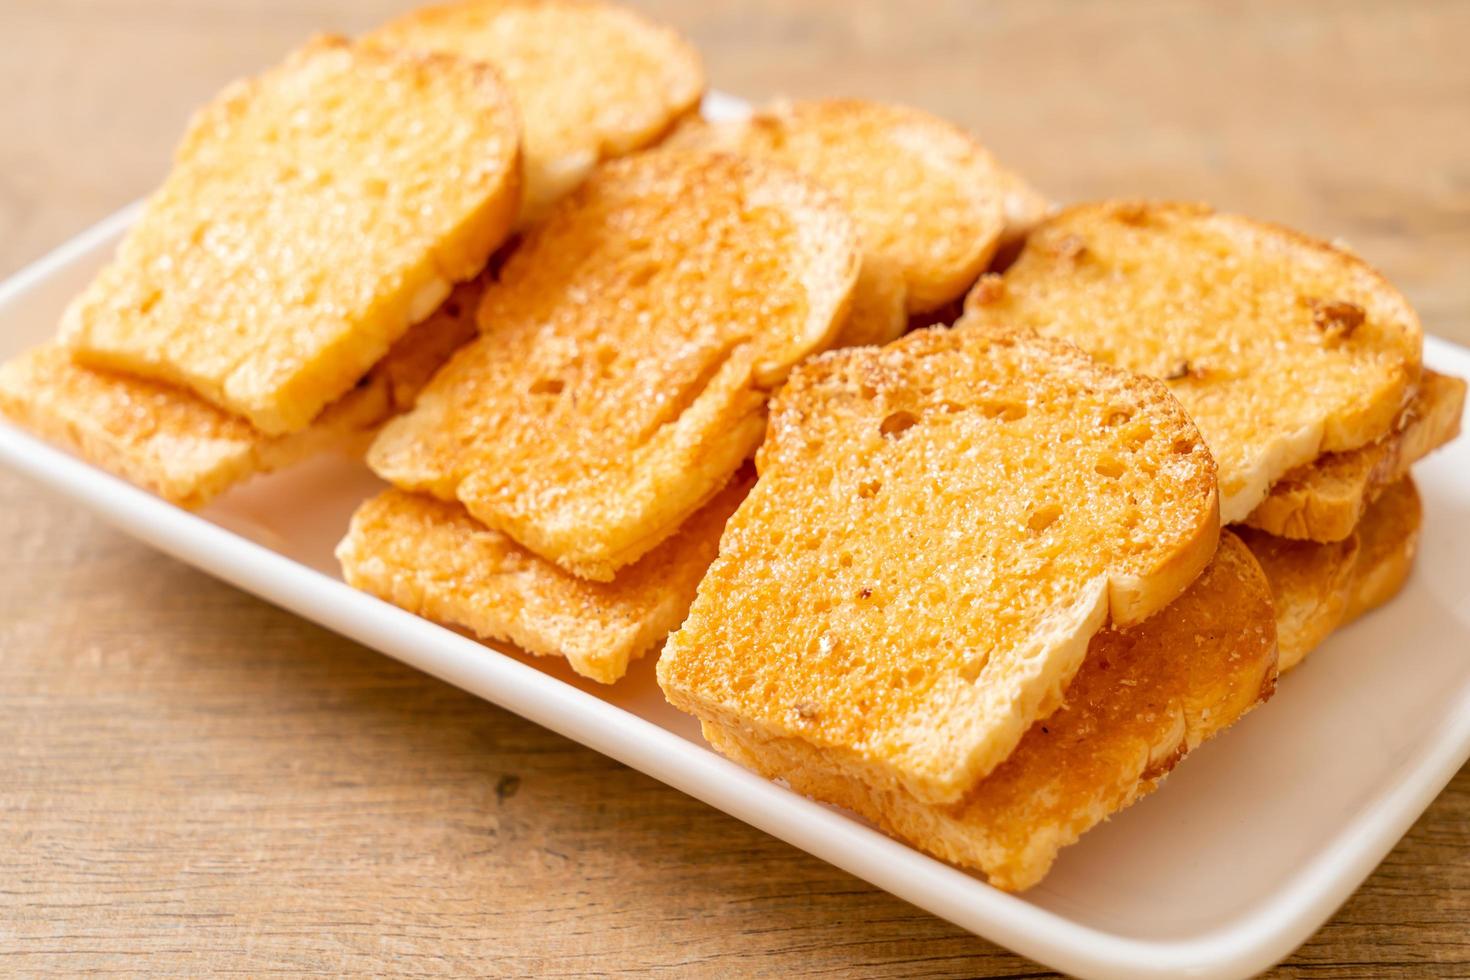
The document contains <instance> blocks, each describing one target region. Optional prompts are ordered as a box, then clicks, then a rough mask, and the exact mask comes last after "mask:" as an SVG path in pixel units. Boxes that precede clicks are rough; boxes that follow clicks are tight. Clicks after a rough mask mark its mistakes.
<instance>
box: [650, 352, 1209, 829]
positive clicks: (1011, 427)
mask: <svg viewBox="0 0 1470 980" xmlns="http://www.w3.org/2000/svg"><path fill="white" fill-rule="evenodd" d="M756 462H757V466H758V468H759V472H760V480H759V482H758V483H757V484H756V487H755V490H754V491H752V493H751V495H750V496H749V497H747V498H746V501H745V503H744V504H742V505H741V508H740V510H739V511H738V512H737V513H736V515H735V517H734V518H733V519H732V520H731V522H730V525H729V527H728V528H727V529H726V532H725V538H724V540H723V541H722V542H721V547H720V557H719V558H718V559H717V560H716V562H715V564H714V566H713V567H712V568H711V569H710V572H709V574H708V575H707V576H706V577H705V580H704V582H703V583H701V585H700V590H699V598H698V599H697V600H696V601H695V604H694V607H693V609H692V611H691V613H690V615H689V619H688V620H687V621H686V622H685V624H684V626H683V628H682V629H681V630H680V631H679V632H678V633H676V634H675V635H674V636H673V637H672V638H671V639H670V641H669V644H668V646H667V647H666V648H665V650H664V653H663V656H662V658H661V660H660V662H659V667H658V674H659V683H660V684H661V685H662V686H663V689H664V693H665V694H666V695H667V697H668V698H669V700H670V702H672V703H673V704H674V706H675V707H678V708H680V709H681V710H684V711H688V712H690V713H692V714H695V715H697V716H698V717H699V718H700V719H701V720H703V721H706V722H710V723H718V724H722V725H730V726H735V727H738V728H740V729H741V730H742V731H747V732H750V733H752V737H760V738H763V739H775V738H790V739H795V740H799V741H801V742H803V743H805V744H806V745H809V746H811V747H812V749H813V750H814V751H818V752H821V753H822V754H823V756H824V758H826V759H827V760H828V762H829V765H830V766H831V769H832V771H833V772H834V773H836V774H841V775H842V776H844V777H845V778H853V779H859V780H861V781H864V782H867V783H868V784H869V785H872V786H875V787H878V788H880V789H888V788H891V787H896V786H902V787H904V788H906V789H907V790H908V791H909V792H911V793H913V794H914V795H915V796H917V797H918V798H919V799H921V800H923V801H925V802H930V803H943V802H952V801H954V800H955V799H957V798H959V797H960V796H961V795H962V794H963V793H964V792H965V790H967V789H968V788H969V787H970V786H971V785H972V784H973V783H974V782H975V781H976V780H977V779H979V778H981V777H982V776H984V775H985V774H986V773H988V772H989V771H990V770H991V769H993V768H994V767H995V766H996V765H997V764H998V763H999V762H1000V761H1001V760H1002V759H1004V758H1005V757H1006V756H1007V755H1008V754H1009V753H1010V751H1011V749H1013V748H1014V747H1015V745H1016V742H1017V741H1018V740H1019V739H1020V737H1021V735H1022V734H1023V733H1024V732H1025V730H1026V728H1027V727H1028V726H1029V725H1030V724H1031V722H1033V721H1035V720H1036V719H1037V718H1038V717H1043V716H1045V715H1046V714H1047V713H1048V712H1049V711H1050V710H1051V709H1052V708H1054V707H1055V706H1056V705H1057V704H1058V703H1059V701H1060V698H1061V692H1062V689H1063V688H1064V687H1065V686H1066V683H1067V681H1068V680H1069V679H1070V678H1071V676H1072V674H1073V673H1074V672H1075V671H1076V669H1077V666H1078V664H1079V663H1081V660H1082V656H1083V653H1084V652H1085V651H1086V648H1087V642H1088V640H1089V639H1090V638H1091V637H1092V635H1093V634H1094V633H1096V632H1097V631H1098V630H1099V629H1101V628H1102V627H1103V626H1105V625H1107V623H1109V622H1113V623H1116V624H1118V625H1128V624H1132V623H1137V622H1139V621H1141V620H1143V619H1144V618H1146V617H1147V616H1149V615H1151V614H1152V613H1154V612H1156V611H1157V610H1159V609H1161V608H1163V607H1164V606H1165V605H1167V604H1168V603H1169V602H1171V601H1172V600H1173V599H1174V598H1175V597H1176V596H1178V595H1179V594H1180V592H1182V591H1183V590H1184V589H1185V588H1186V587H1187V586H1188V585H1189V583H1190V582H1192V581H1193V580H1194V578H1195V577H1196V576H1197V575H1198V574H1199V572H1200V570H1201V569H1202V568H1203V567H1204V566H1205V564H1206V563H1207V562H1208V561H1209V559H1210V556H1211V555H1212V554H1213V553H1214V551H1215V543H1216V538H1217V534H1218V531H1219V514H1218V506H1217V502H1216V496H1215V466H1214V462H1213V461H1212V460H1211V459H1210V456H1209V453H1208V452H1207V451H1206V450H1205V448H1204V444H1203V442H1202V441H1201V440H1200V438H1199V434H1198V432H1197V431H1196V430H1195V428H1194V426H1193V424H1192V423H1191V422H1190V421H1189V419H1188V417H1187V416H1186V415H1185V414H1184V412H1183V410H1182V409H1181V408H1180V407H1179V404H1178V402H1176V401H1175V400H1174V399H1173V398H1172V397H1170V396H1169V393H1168V391H1167V390H1166V389H1165V388H1164V387H1163V385H1161V384H1159V383H1158V382H1156V381H1153V380H1151V379H1148V378H1143V377H1139V376H1136V375H1131V374H1127V373H1125V372H1122V371H1118V370H1115V369H1113V368H1109V367H1106V366H1103V365H1100V364H1097V363H1095V362H1094V361H1092V360H1091V359H1090V358H1088V357H1087V356H1086V355H1085V354H1083V353H1082V352H1081V351H1079V350H1078V349H1077V348H1075V347H1073V346H1071V345H1070V344H1066V343H1062V342H1060V341H1056V340H1051V339H1048V338H1043V337H1038V336H1035V335H1033V334H1029V333H1020V332H1016V333H1011V332H1005V331H1000V330H996V331H982V330H971V331H965V332H956V331H949V330H943V329H930V330H924V331H920V332H918V333H913V334H909V335H908V336H906V337H904V338H902V339H901V340H898V341H895V342H894V343H892V344H889V345H888V346H887V347H882V348H873V347H861V348H850V349H847V350H842V351H836V352H832V353H829V354H826V355H823V356H821V357H817V358H813V359H812V360H809V361H807V362H806V363H805V364H803V365H801V366H799V367H798V368H797V369H796V370H795V371H794V372H793V373H792V376H791V379H790V380H789V381H788V382H787V384H786V386H785V387H784V388H783V389H782V390H781V392H780V394H779V395H778V396H777V397H776V399H775V400H774V401H773V405H772V416H771V426H770V433H769V435H768V436H767V438H766V441H765V443H764V444H763V445H762V447H761V450H760V453H759V455H758V456H757V460H756Z"/></svg>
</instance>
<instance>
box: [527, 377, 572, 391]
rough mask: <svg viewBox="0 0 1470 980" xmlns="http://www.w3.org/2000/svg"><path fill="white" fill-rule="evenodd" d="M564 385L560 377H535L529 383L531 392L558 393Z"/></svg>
mask: <svg viewBox="0 0 1470 980" xmlns="http://www.w3.org/2000/svg"><path fill="white" fill-rule="evenodd" d="M566 386H567V385H566V382H565V381H563V380H562V379H561V378H537V379H536V380H535V381H533V382H532V383H531V394H533V395H559V394H561V393H562V389H564V388H565V387H566Z"/></svg>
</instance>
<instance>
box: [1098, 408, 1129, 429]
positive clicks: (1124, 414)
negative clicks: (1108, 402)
mask: <svg viewBox="0 0 1470 980" xmlns="http://www.w3.org/2000/svg"><path fill="white" fill-rule="evenodd" d="M1131 418H1133V411H1132V410H1131V409H1127V408H1114V409H1111V410H1109V411H1108V414H1107V415H1106V416H1104V417H1103V425H1106V426H1108V427H1109V428H1111V427H1113V426H1115V425H1122V424H1123V423H1124V422H1127V421H1128V420H1129V419H1131Z"/></svg>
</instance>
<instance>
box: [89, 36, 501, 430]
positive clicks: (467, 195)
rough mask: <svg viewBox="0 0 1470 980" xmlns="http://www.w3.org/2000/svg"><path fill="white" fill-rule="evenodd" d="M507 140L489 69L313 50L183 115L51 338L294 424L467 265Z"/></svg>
mask: <svg viewBox="0 0 1470 980" xmlns="http://www.w3.org/2000/svg"><path fill="white" fill-rule="evenodd" d="M518 147H519V141H518V123H517V120H516V113H515V108H514V106H513V105H512V103H511V100H510V96H509V94H508V93H507V92H506V91H505V89H504V87H503V86H502V85H500V83H499V82H498V81H497V80H496V77H495V73H494V71H493V70H491V69H489V68H488V67H486V66H483V65H476V64H471V63H467V62H463V61H460V60H458V59H453V58H446V57H442V56H437V55H422V56H418V55H416V56H409V55H405V54H399V53H394V52H387V51H382V50H374V49H367V48H362V47H358V46H353V45H351V44H349V43H347V42H345V41H342V40H340V39H332V38H326V39H319V40H317V41H315V42H313V43H312V44H309V45H307V46H306V47H305V48H304V49H302V50H301V51H298V52H297V53H295V54H294V55H292V56H291V57H289V58H288V59H287V60H286V61H285V63H284V64H282V65H281V66H279V67H277V68H275V69H273V70H271V71H269V72H267V73H265V74H263V75H261V76H259V77H257V78H253V79H250V80H247V81H244V82H240V83H237V84H236V85H234V86H232V87H230V88H229V89H227V90H226V91H225V92H224V93H222V94H221V95H220V96H219V97H218V98H217V99H216V100H215V101H214V102H212V103H211V104H210V105H209V106H207V107H205V108H204V109H202V110H201V111H200V112H199V113H198V114H197V115H196V117H195V119H194V122H193V124H192V125H191V127H190V129H189V132H188V134H187V135H186V136H185V137H184V140H183V141H182V143H181V145H180V148H179V150H178V153H177V154H176V159H175V164H174V168H173V170H172V172H171V173H170V174H169V176H168V178H167V179H166V180H165V182H164V184H163V186H162V187H161V188H160V189H159V190H158V191H157V192H156V193H155V194H153V196H152V197H150V198H149V201H148V204H147V207H146V208H145V210H144V212H143V215H142V216H141V217H140V218H139V220H138V222H137V223H136V224H135V225H134V226H133V227H132V228H131V229H130V230H129V231H128V234H127V236H126V237H125V238H124V240H123V243H122V245H121V246H120V247H119V249H118V252H117V255H116V256H115V257H114V259H113V261H112V262H111V263H110V264H109V265H108V266H107V267H106V268H105V269H104V270H103V271H102V272H101V273H100V274H99V275H98V276H97V278H96V279H95V280H94V281H93V282H92V284H91V285H90V286H89V287H88V288H87V289H86V290H85V291H84V292H83V294H82V295H81V296H80V297H79V298H78V299H77V300H76V301H75V302H74V303H73V304H72V306H71V307H70V308H69V309H68V311H67V314H66V316H65V318H64V321H63V327H62V335H63V340H64V341H65V343H67V344H68V345H69V346H70V347H72V348H73V349H74V352H75V353H74V356H76V357H77V358H78V359H79V360H80V361H82V362H84V363H86V364H88V365H90V366H93V367H100V368H107V369H111V370H119V371H125V372H127V373H131V374H137V375H139V376H142V377H149V378H153V379H155V380H158V381H163V382H167V383H170V384H175V385H178V386H180V387H187V388H189V389H191V390H193V391H194V392H195V393H197V394H199V395H200V396H201V397H203V398H204V399H205V400H207V401H209V402H211V403H212V404H214V405H216V406H218V407H220V408H222V409H223V410H225V411H228V412H230V413H232V414H236V415H240V416H242V417H244V418H246V419H247V420H248V421H250V422H251V424H252V425H254V426H255V427H256V428H258V429H259V430H260V431H262V432H264V433H266V434H268V435H284V434H288V433H291V432H296V431H300V430H301V429H304V428H305V427H307V426H308V425H309V424H310V423H311V421H312V420H313V419H315V418H316V416H317V415H318V414H319V413H320V412H321V411H322V410H323V409H324V408H325V407H326V405H327V404H328V403H330V402H332V401H333V400H335V399H337V398H339V397H341V396H343V395H344V394H345V393H346V392H347V391H349V390H350V389H351V388H352V386H353V385H354V384H356V383H357V382H358V381H359V379H361V378H362V376H363V375H364V374H365V373H366V372H367V371H368V369H369V368H371V367H372V365H373V364H374V363H376V362H377V361H379V360H380V359H381V358H382V357H383V356H384V355H385V354H386V353H387V352H388V349H389V348H390V347H391V345H392V344H393V342H394V341H396V340H397V339H398V338H399V337H401V336H402V335H403V334H404V333H405V332H406V331H407V329H408V327H409V326H410V325H412V324H413V323H416V322H418V321H419V320H422V319H423V318H424V317H425V316H427V315H428V314H429V313H430V312H431V311H432V310H433V309H434V308H435V307H436V306H438V305H439V303H440V302H441V301H442V300H443V299H444V298H445V297H446V296H447V295H448V293H449V291H450V288H451V286H452V285H453V284H454V283H456V282H460V281H464V280H468V279H470V278H472V277H473V276H474V275H476V274H477V273H478V272H479V271H480V269H481V268H483V266H484V264H485V260H486V258H487V256H488V255H489V254H490V252H491V250H492V249H493V248H494V247H495V246H496V245H497V244H498V243H499V242H500V241H502V240H503V239H504V238H505V236H506V235H507V234H508V233H509V230H510V226H511V222H512V221H513V220H514V217H515V213H516V211H517V209H518V207H519V194H520V184H519V167H520V164H519V148H518ZM429 177H431V178H432V179H426V178H429Z"/></svg>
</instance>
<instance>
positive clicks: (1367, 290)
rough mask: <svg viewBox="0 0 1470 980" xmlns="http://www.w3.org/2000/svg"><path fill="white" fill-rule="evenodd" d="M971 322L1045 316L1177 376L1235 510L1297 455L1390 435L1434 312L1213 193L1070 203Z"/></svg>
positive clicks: (1158, 372)
mask: <svg viewBox="0 0 1470 980" xmlns="http://www.w3.org/2000/svg"><path fill="white" fill-rule="evenodd" d="M962 322H964V323H980V324H993V323H1001V324H1010V325H1015V326H1029V327H1032V328H1034V329H1037V330H1040V331H1041V332H1043V333H1046V334H1050V335H1053V336H1058V337H1064V338H1066V339H1068V340H1071V341H1073V342H1075V343H1077V344H1078V345H1079V346H1081V347H1083V348H1084V349H1085V350H1087V351H1088V352H1089V353H1091V354H1093V355H1094V356H1095V357H1098V358H1100V359H1101V360H1103V361H1104V362H1106V363H1109V364H1114V365H1117V366H1119V367H1124V368H1127V369H1129V370H1132V371H1138V372H1140V373H1142V374H1150V375H1154V376H1156V377H1160V378H1163V379H1164V380H1165V381H1166V382H1167V383H1168V385H1169V388H1170V390H1171V391H1173V392H1174V394H1175V396H1177V397H1178V398H1179V400H1180V401H1181V402H1183V403H1184V407H1185V408H1186V409H1188V411H1189V414H1190V416H1191V417H1192V418H1193V419H1194V421H1195V423H1196V424H1197V425H1198V426H1199V428H1200V431H1201V432H1202V433H1204V436H1205V441H1206V442H1207V443H1208V444H1209V446H1210V451H1211V452H1212V453H1213V454H1214V456H1215V459H1216V460H1217V461H1218V462H1219V464H1220V511H1221V516H1222V517H1223V518H1224V520H1225V522H1226V523H1234V522H1236V521H1240V520H1243V519H1245V517H1246V516H1247V515H1248V514H1249V513H1250V512H1251V511H1252V510H1254V509H1255V508H1256V507H1257V506H1258V505H1259V504H1260V503H1261V501H1262V500H1264V499H1265V497H1266V493H1267V490H1268V488H1269V487H1270V486H1271V484H1272V483H1274V482H1276V481H1277V480H1278V479H1280V478H1281V477H1282V476H1284V475H1285V474H1286V473H1288V472H1290V471H1291V470H1292V469H1293V468H1295V467H1297V466H1301V465H1302V464H1304V463H1309V462H1311V461H1312V460H1314V459H1316V458H1317V456H1318V455H1319V454H1321V453H1324V452H1341V451H1344V450H1349V449H1357V448H1358V447H1360V446H1363V445H1366V444H1367V443H1369V442H1372V441H1374V440H1375V439H1378V438H1380V437H1382V436H1383V435H1385V434H1386V433H1387V432H1388V431H1389V430H1390V429H1391V428H1392V426H1393V420H1394V418H1395V417H1396V416H1397V415H1398V414H1399V412H1400V410H1401V409H1402V408H1403V407H1404V405H1405V403H1406V402H1407V400H1408V398H1409V397H1410V396H1411V395H1412V394H1413V391H1414V387H1415V385H1417V384H1418V380H1419V370H1420V347H1421V345H1422V336H1421V331H1420V327H1419V319H1418V317H1417V316H1416V315H1415V313H1414V310H1413V309H1412V308H1411V307H1410V306H1409V304H1408V301H1407V300H1405V299H1404V297H1403V296H1402V295H1401V294H1400V293H1399V292H1398V290H1396V289H1394V288H1393V287H1392V286H1391V285H1389V284H1388V282H1387V281H1385V280H1384V279H1383V277H1382V276H1380V275H1378V273H1376V272H1374V271H1373V270H1372V269H1371V268H1369V267H1368V266H1367V265H1366V264H1365V263H1364V262H1362V261H1361V260H1360V259H1358V258H1356V257H1355V256H1352V255H1350V254H1348V253H1346V252H1344V251H1341V250H1339V249H1336V248H1334V247H1332V246H1330V245H1327V244H1325V243H1322V242H1316V241H1313V240H1311V239H1309V238H1305V237H1303V236H1300V235H1297V234H1295V233H1293V232H1289V231H1286V230H1284V229H1281V228H1277V227H1274V226H1271V225H1266V224H1262V223H1259V222H1255V221H1250V220H1247V219H1245V218H1240V217H1236V216H1233V215H1225V214H1216V213H1215V212H1214V211H1212V210H1210V209H1209V208H1206V207H1203V206H1197V205H1186V204H1136V203H1127V204H1123V203H1102V204H1084V205H1078V206H1076V207H1072V208H1068V209H1066V210H1064V211H1062V212H1061V213H1059V214H1058V215H1056V216H1055V217H1053V218H1050V219H1048V220H1047V221H1045V222H1043V223H1042V224H1041V225H1039V226H1038V227H1037V228H1036V229H1035V230H1033V231H1032V233H1031V235H1030V236H1029V237H1028V239H1027V243H1026V247H1025V248H1024V249H1023V250H1022V252H1021V255H1020V257H1019V258H1018V259H1017V260H1016V262H1015V264H1014V265H1012V266H1011V267H1010V268H1009V269H1008V270H1007V271H1006V273H1005V275H1004V277H1003V278H1001V279H999V280H995V279H990V278H986V279H982V280H981V282H980V283H979V284H977V286H976V288H975V289H974V290H972V291H971V293H970V297H969V299H968V300H967V302H966V311H965V316H964V318H963V320H962Z"/></svg>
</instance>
